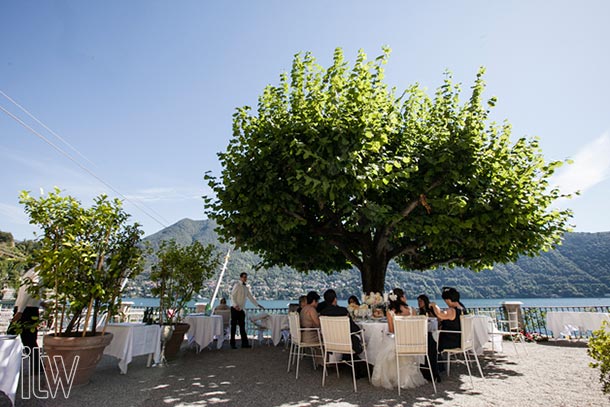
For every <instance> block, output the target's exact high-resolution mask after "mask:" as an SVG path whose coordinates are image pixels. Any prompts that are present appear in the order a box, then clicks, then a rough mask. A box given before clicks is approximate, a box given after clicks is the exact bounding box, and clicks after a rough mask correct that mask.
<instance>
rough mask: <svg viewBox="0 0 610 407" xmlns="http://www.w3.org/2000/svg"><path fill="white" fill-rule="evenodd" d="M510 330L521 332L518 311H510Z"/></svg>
mask: <svg viewBox="0 0 610 407" xmlns="http://www.w3.org/2000/svg"><path fill="white" fill-rule="evenodd" d="M508 330H509V331H511V332H519V314H518V313H517V311H513V312H509V313H508Z"/></svg>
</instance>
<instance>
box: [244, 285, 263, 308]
mask: <svg viewBox="0 0 610 407" xmlns="http://www.w3.org/2000/svg"><path fill="white" fill-rule="evenodd" d="M246 296H247V297H248V298H249V299H250V301H251V302H252V304H254V305H256V306H257V307H259V308H260V309H265V307H263V306H262V305H260V304H259V303H258V301H256V298H254V296H253V295H252V293H251V292H250V287H246Z"/></svg>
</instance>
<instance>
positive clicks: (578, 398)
mask: <svg viewBox="0 0 610 407" xmlns="http://www.w3.org/2000/svg"><path fill="white" fill-rule="evenodd" d="M504 345H505V346H504V348H505V353H504V354H500V355H497V357H496V360H495V362H494V360H493V359H492V358H491V352H486V353H485V356H484V358H482V359H481V363H482V367H483V373H484V375H485V379H481V378H480V377H478V376H476V377H475V378H474V388H473V387H472V386H471V383H470V380H469V378H468V372H467V370H466V368H465V367H464V366H455V365H452V369H451V375H450V376H449V377H447V376H446V375H445V374H443V376H442V382H441V383H438V385H437V390H438V392H437V393H436V394H434V392H433V389H432V385H431V384H430V385H425V386H421V387H419V388H417V389H409V390H403V391H401V396H400V397H399V396H398V393H397V392H396V390H393V391H391V390H386V389H380V388H376V387H373V386H372V385H370V384H369V383H368V381H367V380H366V379H360V380H358V382H357V384H358V392H357V393H355V392H354V391H353V387H352V382H351V372H350V371H349V370H348V369H347V368H344V369H342V370H340V371H341V377H340V378H337V376H336V374H335V373H334V371H331V372H330V374H329V376H328V378H327V381H326V386H325V387H322V385H321V380H322V376H321V373H322V372H321V370H314V369H313V367H312V365H311V363H310V359H304V363H302V365H301V368H300V372H299V379H298V380H295V376H294V369H293V370H292V371H291V373H289V374H287V373H286V367H287V362H288V352H287V350H286V349H284V348H283V347H282V346H281V345H280V346H279V347H268V346H261V347H255V348H254V349H237V350H233V349H230V348H229V347H228V346H227V344H226V343H225V346H224V348H223V349H221V350H208V349H204V350H203V351H201V352H200V353H196V352H195V351H194V350H193V349H188V348H183V350H182V351H181V353H180V354H179V356H178V358H177V359H175V360H173V361H170V363H169V365H168V366H165V367H152V368H146V357H138V358H135V359H134V360H133V361H132V363H131V364H130V365H129V371H128V373H127V375H120V374H119V369H118V367H117V360H116V359H114V358H111V357H106V356H105V357H104V358H103V359H102V361H101V362H100V365H99V366H98V368H97V370H96V372H95V375H94V376H93V379H92V381H91V383H89V384H87V385H84V386H81V387H78V388H74V389H72V392H71V394H70V396H69V398H68V399H65V398H64V397H63V396H61V394H60V395H59V396H58V398H57V399H55V400H35V399H30V400H23V399H18V400H17V402H16V406H66V407H70V406H104V407H113V406H216V405H218V406H223V407H225V406H227V407H230V406H254V407H256V406H273V407H297V406H312V407H314V406H315V407H318V406H319V407H322V406H332V407H354V406H380V407H381V406H468V407H476V406H511V407H514V406H524V405H531V406H554V407H555V406H610V398H609V397H608V396H605V395H604V394H603V393H602V392H601V385H600V383H599V381H598V376H599V375H598V370H596V369H592V368H590V367H589V366H588V363H589V362H590V358H589V357H588V356H587V349H586V346H585V345H584V344H583V343H578V342H576V343H570V342H567V341H558V342H553V341H552V342H548V343H546V344H533V343H530V344H526V345H525V347H526V349H527V351H528V355H525V352H524V351H523V345H518V349H519V356H520V357H519V356H518V355H517V354H515V352H514V350H513V347H512V345H510V343H506V342H505V344H504ZM454 366H455V367H454ZM475 369H476V368H475Z"/></svg>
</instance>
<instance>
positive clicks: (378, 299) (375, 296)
mask: <svg viewBox="0 0 610 407" xmlns="http://www.w3.org/2000/svg"><path fill="white" fill-rule="evenodd" d="M362 302H363V303H365V304H367V305H370V306H376V305H382V304H383V303H384V300H383V296H382V295H381V294H380V293H369V294H364V296H363V297H362Z"/></svg>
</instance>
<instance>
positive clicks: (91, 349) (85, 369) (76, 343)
mask: <svg viewBox="0 0 610 407" xmlns="http://www.w3.org/2000/svg"><path fill="white" fill-rule="evenodd" d="M112 336H113V335H112V334H111V333H106V334H104V335H102V334H101V333H98V334H96V335H95V336H85V337H82V336H68V337H63V336H55V334H50V335H46V336H45V337H44V338H43V341H42V342H43V346H44V353H45V354H46V355H47V356H48V357H49V359H50V360H51V363H53V362H52V360H53V356H56V355H58V356H61V357H62V358H63V362H64V365H63V366H62V365H61V363H59V364H58V367H59V368H60V372H59V377H61V378H64V377H69V375H70V369H72V364H73V362H74V358H75V357H76V356H77V355H78V356H79V361H78V365H77V368H76V375H75V377H74V381H73V382H72V383H73V385H80V384H86V383H89V379H90V378H91V375H92V374H93V372H94V371H95V367H96V366H97V363H98V362H99V361H100V359H101V358H102V354H103V352H104V348H105V347H106V346H108V344H110V341H112ZM48 361H49V360H48V359H46V358H45V364H44V369H45V373H46V374H47V376H48V377H53V376H52V373H51V370H50V367H49V366H48V364H47V363H46V362H48ZM63 367H65V369H66V370H68V372H63ZM53 369H55V364H54V363H53Z"/></svg>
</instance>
